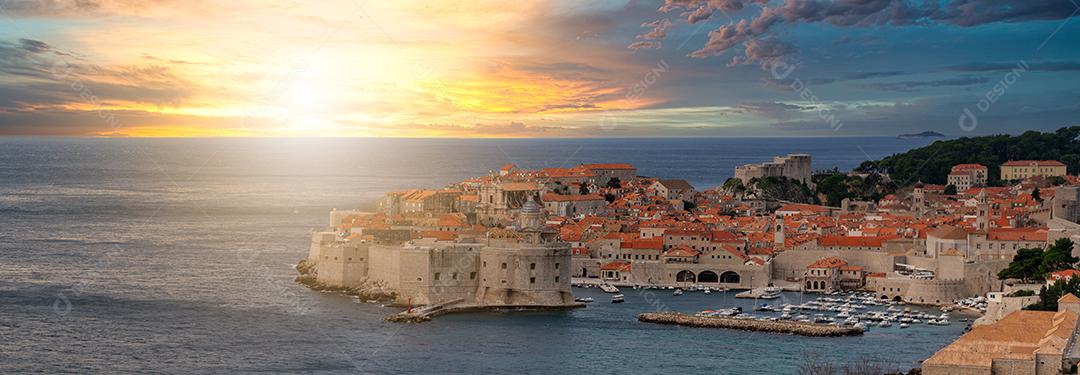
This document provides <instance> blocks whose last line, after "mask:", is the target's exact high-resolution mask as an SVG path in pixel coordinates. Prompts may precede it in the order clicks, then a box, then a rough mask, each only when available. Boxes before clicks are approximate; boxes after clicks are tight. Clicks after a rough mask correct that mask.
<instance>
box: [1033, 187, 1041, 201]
mask: <svg viewBox="0 0 1080 375" xmlns="http://www.w3.org/2000/svg"><path fill="white" fill-rule="evenodd" d="M1031 199H1034V200H1035V201H1036V202H1039V203H1042V201H1043V199H1042V193H1041V192H1040V191H1039V187H1038V186H1036V187H1035V189H1033V190H1031Z"/></svg>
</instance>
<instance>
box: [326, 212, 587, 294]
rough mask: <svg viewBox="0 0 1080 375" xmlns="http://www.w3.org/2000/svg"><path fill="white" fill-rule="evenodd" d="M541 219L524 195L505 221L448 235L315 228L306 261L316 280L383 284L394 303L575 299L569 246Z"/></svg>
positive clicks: (356, 285)
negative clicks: (478, 230) (403, 235)
mask: <svg viewBox="0 0 1080 375" xmlns="http://www.w3.org/2000/svg"><path fill="white" fill-rule="evenodd" d="M331 216H332V217H335V215H331ZM336 216H340V215H336ZM544 222H545V215H544V213H543V210H542V209H541V208H540V205H539V204H538V203H536V202H535V201H534V200H532V199H531V198H530V199H529V200H528V201H527V202H525V204H524V205H522V207H521V210H520V213H519V214H518V217H517V221H516V222H515V223H514V225H513V226H510V227H508V228H505V229H504V228H491V229H489V230H487V231H486V232H483V233H476V234H471V235H470V234H462V235H459V236H454V237H456V238H453V239H446V238H440V236H438V235H432V236H424V237H422V238H416V239H408V240H399V239H400V238H399V237H398V236H395V235H394V232H393V230H394V229H393V227H391V228H390V229H375V228H372V230H370V231H369V232H371V233H369V234H366V235H365V234H364V233H355V234H354V233H351V231H350V232H342V231H336V230H331V231H321V232H316V233H313V235H312V243H311V250H310V252H309V254H308V257H307V261H308V262H309V263H310V264H313V265H314V268H313V270H314V275H315V278H316V280H318V281H319V282H320V283H323V284H326V285H332V286H340V287H351V288H373V287H374V288H383V289H387V290H389V291H391V292H393V293H394V294H395V296H396V300H395V303H396V304H399V305H408V306H417V305H446V306H451V307H453V308H487V307H492V308H496V307H498V308H502V307H506V308H565V307H578V306H580V304H578V303H575V302H574V296H573V294H572V293H571V291H570V262H571V255H570V246H569V245H568V244H566V243H563V242H561V241H559V240H558V236H557V233H556V232H555V230H553V229H551V228H548V227H547V226H545V225H544ZM339 225H340V222H337V223H335V222H332V223H331V227H339ZM350 237H351V238H350ZM365 237H367V238H368V239H363V238H365Z"/></svg>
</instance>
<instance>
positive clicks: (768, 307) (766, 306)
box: [754, 303, 776, 312]
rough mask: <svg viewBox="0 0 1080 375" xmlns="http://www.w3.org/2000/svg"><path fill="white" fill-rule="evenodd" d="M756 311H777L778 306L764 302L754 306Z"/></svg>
mask: <svg viewBox="0 0 1080 375" xmlns="http://www.w3.org/2000/svg"><path fill="white" fill-rule="evenodd" d="M754 311H768V312H776V308H775V307H772V305H769V304H767V303H763V304H760V305H758V306H756V307H754Z"/></svg>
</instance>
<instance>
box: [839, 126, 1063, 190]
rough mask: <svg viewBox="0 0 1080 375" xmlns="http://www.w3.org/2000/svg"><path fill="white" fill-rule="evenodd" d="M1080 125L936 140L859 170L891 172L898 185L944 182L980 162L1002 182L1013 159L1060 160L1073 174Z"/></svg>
mask: <svg viewBox="0 0 1080 375" xmlns="http://www.w3.org/2000/svg"><path fill="white" fill-rule="evenodd" d="M1078 136H1080V126H1073V127H1067V128H1061V129H1058V130H1057V131H1055V132H1048V133H1041V132H1037V131H1027V132H1024V133H1023V134H1020V135H1016V136H1010V135H1004V134H1003V135H991V136H983V137H961V138H957V139H951V140H940V141H936V142H934V143H932V144H930V145H929V146H926V147H921V148H917V149H914V150H911V151H908V152H904V153H899V154H895V155H892V156H888V157H885V158H884V159H881V160H877V161H866V162H863V163H862V164H861V165H860V166H859V167H858V168H857V170H859V171H864V172H881V173H888V174H889V176H890V177H891V178H892V180H893V181H896V183H897V184H900V185H906V184H911V183H914V182H915V181H919V180H921V181H923V182H926V183H933V184H944V183H946V182H947V181H948V178H947V177H948V175H949V170H950V169H951V168H952V166H954V165H956V164H962V163H979V164H982V165H985V166H989V167H990V170H989V176H987V177H988V181H987V183H988V184H989V185H991V186H997V185H999V184H1000V183H1001V181H1000V178H1001V173H1000V169H999V168H995V167H994V166H998V165H1001V163H1004V162H1006V161H1009V160H1028V159H1030V160H1060V161H1061V162H1063V163H1065V164H1066V165H1067V166H1068V170H1069V172H1070V173H1077V172H1080V142H1078V141H1077V139H1078V138H1077V137H1078Z"/></svg>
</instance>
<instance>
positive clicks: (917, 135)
mask: <svg viewBox="0 0 1080 375" xmlns="http://www.w3.org/2000/svg"><path fill="white" fill-rule="evenodd" d="M905 138H945V134H941V133H938V132H934V131H929V130H927V131H924V132H922V133H915V134H900V135H898V136H896V139H905Z"/></svg>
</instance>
